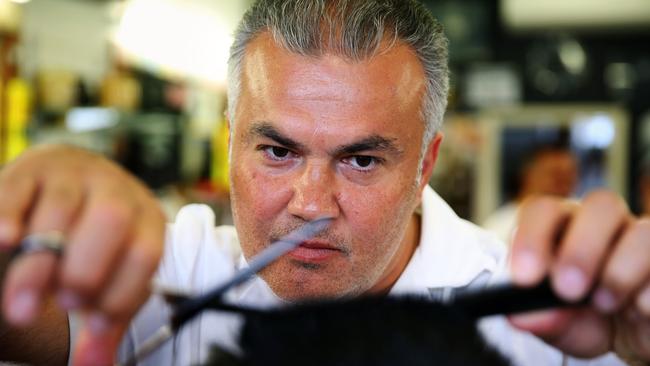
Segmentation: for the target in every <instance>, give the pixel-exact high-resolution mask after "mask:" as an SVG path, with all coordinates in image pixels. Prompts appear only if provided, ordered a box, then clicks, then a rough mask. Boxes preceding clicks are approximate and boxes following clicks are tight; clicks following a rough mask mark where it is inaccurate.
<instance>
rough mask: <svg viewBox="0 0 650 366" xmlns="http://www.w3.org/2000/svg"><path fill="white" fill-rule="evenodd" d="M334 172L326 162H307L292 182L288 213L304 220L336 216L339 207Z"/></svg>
mask: <svg viewBox="0 0 650 366" xmlns="http://www.w3.org/2000/svg"><path fill="white" fill-rule="evenodd" d="M334 174H335V172H334V171H333V169H332V168H330V167H329V166H328V165H327V164H308V165H307V166H306V167H305V168H304V169H302V170H301V171H300V172H299V173H298V177H296V180H295V181H294V182H293V196H292V197H291V200H290V201H289V205H288V207H287V208H288V210H289V213H290V214H291V215H293V216H295V217H299V218H301V219H303V220H305V221H312V220H316V219H320V218H324V217H329V218H336V217H337V216H338V215H339V213H340V208H339V205H338V202H337V199H336V184H335V176H334Z"/></svg>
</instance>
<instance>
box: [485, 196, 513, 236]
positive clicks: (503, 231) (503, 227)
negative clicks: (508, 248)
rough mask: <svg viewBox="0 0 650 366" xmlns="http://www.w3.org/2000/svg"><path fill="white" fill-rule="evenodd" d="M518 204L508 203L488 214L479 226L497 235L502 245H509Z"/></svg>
mask: <svg viewBox="0 0 650 366" xmlns="http://www.w3.org/2000/svg"><path fill="white" fill-rule="evenodd" d="M518 214H519V204H518V203H516V202H509V203H506V204H505V205H503V206H501V207H499V208H498V209H497V210H496V211H494V212H493V213H491V214H490V216H488V217H487V219H485V221H484V222H483V224H482V225H481V226H482V227H483V228H484V229H485V230H488V231H491V232H493V233H495V234H496V235H497V237H498V238H499V239H501V240H502V241H503V242H504V243H506V244H510V241H511V239H512V234H513V231H514V230H515V226H516V225H517V215H518Z"/></svg>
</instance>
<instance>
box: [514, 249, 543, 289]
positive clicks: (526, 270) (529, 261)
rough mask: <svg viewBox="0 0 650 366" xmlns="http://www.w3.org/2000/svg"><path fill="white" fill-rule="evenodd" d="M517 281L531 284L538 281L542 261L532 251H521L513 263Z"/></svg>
mask: <svg viewBox="0 0 650 366" xmlns="http://www.w3.org/2000/svg"><path fill="white" fill-rule="evenodd" d="M512 265H513V275H514V277H515V280H517V281H518V282H521V283H525V284H529V283H532V282H534V281H536V280H537V279H538V275H537V274H538V273H539V271H540V266H541V264H540V261H539V259H538V258H537V256H536V255H535V254H534V253H533V252H532V251H531V250H526V249H524V250H521V251H519V252H518V253H517V255H516V256H515V258H513V261H512Z"/></svg>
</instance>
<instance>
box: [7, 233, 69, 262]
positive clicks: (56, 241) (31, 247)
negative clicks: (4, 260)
mask: <svg viewBox="0 0 650 366" xmlns="http://www.w3.org/2000/svg"><path fill="white" fill-rule="evenodd" d="M64 242H65V238H64V236H63V233H62V232H60V231H49V232H46V233H35V234H30V235H27V236H26V237H24V238H23V240H22V241H21V242H20V246H18V248H16V250H15V251H14V253H13V257H16V256H19V255H23V254H33V253H42V252H49V253H53V254H54V255H56V256H57V257H60V256H61V254H63V243H64Z"/></svg>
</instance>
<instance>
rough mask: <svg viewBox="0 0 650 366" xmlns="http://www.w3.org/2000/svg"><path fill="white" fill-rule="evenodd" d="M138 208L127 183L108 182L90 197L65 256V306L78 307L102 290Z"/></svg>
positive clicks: (61, 295)
mask: <svg viewBox="0 0 650 366" xmlns="http://www.w3.org/2000/svg"><path fill="white" fill-rule="evenodd" d="M117 197H120V198H119V199H117ZM137 209H138V208H137V204H136V203H135V201H134V200H133V199H132V198H130V197H129V196H127V195H125V193H124V187H119V186H107V187H104V188H102V189H101V190H99V191H96V192H95V193H94V194H93V195H92V196H91V197H90V198H89V199H88V203H87V205H86V207H84V208H83V211H82V212H81V214H80V218H79V219H78V222H77V224H76V226H75V228H74V230H73V232H72V233H71V235H70V242H69V244H68V246H67V248H66V253H65V255H64V257H63V263H62V274H61V283H60V287H61V293H60V294H59V295H60V299H61V302H62V304H61V305H62V306H64V307H66V308H68V309H71V308H77V307H79V306H81V305H82V304H83V303H87V302H90V301H91V300H92V298H93V297H94V296H95V295H96V294H97V293H99V292H100V291H101V289H102V288H103V286H104V284H105V282H106V281H107V280H108V277H109V275H110V272H111V267H112V266H113V264H114V263H115V260H116V258H117V257H118V255H119V254H120V252H121V251H122V250H123V248H124V246H125V241H126V239H127V237H128V236H129V235H130V231H131V229H132V225H133V220H134V218H135V217H136V216H137Z"/></svg>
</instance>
